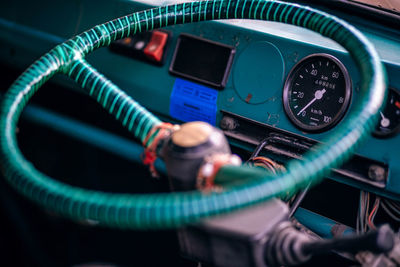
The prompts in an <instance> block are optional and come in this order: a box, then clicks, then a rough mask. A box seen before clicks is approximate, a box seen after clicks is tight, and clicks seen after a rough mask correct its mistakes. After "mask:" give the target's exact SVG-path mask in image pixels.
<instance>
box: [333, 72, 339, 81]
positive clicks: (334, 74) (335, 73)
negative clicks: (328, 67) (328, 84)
mask: <svg viewBox="0 0 400 267" xmlns="http://www.w3.org/2000/svg"><path fill="white" fill-rule="evenodd" d="M332 78H335V79H337V78H339V72H338V71H334V72H332Z"/></svg>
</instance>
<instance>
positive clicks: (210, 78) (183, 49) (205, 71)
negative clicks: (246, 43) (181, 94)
mask: <svg viewBox="0 0 400 267" xmlns="http://www.w3.org/2000/svg"><path fill="white" fill-rule="evenodd" d="M234 52H235V50H234V49H233V47H230V46H227V45H224V44H219V43H215V42H212V41H208V40H205V39H200V38H198V37H193V36H189V35H181V36H179V39H178V43H177V46H176V50H175V54H174V58H173V60H172V63H171V67H170V71H171V73H173V74H175V75H177V76H182V77H184V78H188V79H192V80H194V81H198V82H201V83H204V84H207V85H211V86H213V87H217V88H223V87H225V84H226V80H227V79H228V75H229V70H230V67H231V65H232V60H233V55H234Z"/></svg>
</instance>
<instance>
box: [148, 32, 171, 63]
mask: <svg viewBox="0 0 400 267" xmlns="http://www.w3.org/2000/svg"><path fill="white" fill-rule="evenodd" d="M167 41H168V33H166V32H161V31H153V34H152V35H151V39H150V42H148V43H147V46H146V47H145V48H144V50H143V53H144V54H145V55H146V57H147V58H149V59H151V60H154V61H156V62H161V60H162V57H163V54H164V48H165V46H166V44H167Z"/></svg>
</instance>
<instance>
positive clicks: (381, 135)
mask: <svg viewBox="0 0 400 267" xmlns="http://www.w3.org/2000/svg"><path fill="white" fill-rule="evenodd" d="M388 91H392V92H393V93H394V94H396V95H397V96H399V98H400V91H399V90H397V89H395V88H393V87H388ZM389 95H390V94H389V92H388V97H387V99H386V102H385V104H384V105H383V107H382V108H383V111H382V112H384V110H385V109H386V106H387V105H388V102H389ZM379 120H380V119H379ZM378 123H379V121H378ZM398 133H400V124H399V125H397V126H396V127H395V128H394V129H393V130H391V131H390V132H386V133H383V132H380V131H377V130H376V129H375V131H373V132H372V135H373V136H374V137H376V138H390V137H393V136H395V135H397V134H398Z"/></svg>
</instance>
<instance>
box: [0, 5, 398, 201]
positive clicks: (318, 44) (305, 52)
mask: <svg viewBox="0 0 400 267" xmlns="http://www.w3.org/2000/svg"><path fill="white" fill-rule="evenodd" d="M40 2H41V3H42V4H41V5H38V4H37V3H36V4H35V6H33V4H29V3H25V1H14V2H13V3H7V4H6V3H0V60H1V61H2V62H3V63H4V64H8V65H10V66H12V67H14V68H16V69H20V70H22V69H24V68H26V67H27V66H28V65H29V64H30V63H31V62H33V61H34V60H35V59H36V58H38V57H39V56H40V55H42V54H43V53H45V52H47V51H48V50H49V49H50V48H52V47H53V46H54V45H56V44H57V43H60V42H62V41H64V40H66V39H67V38H68V37H70V36H72V35H74V34H76V33H79V32H82V31H83V30H86V29H87V28H89V27H91V26H93V25H95V24H97V23H101V22H103V21H106V20H108V19H111V18H114V17H118V16H121V15H125V14H127V13H130V12H132V11H138V10H142V9H145V8H148V7H150V6H149V5H147V4H146V1H123V0H120V1H112V2H110V1H90V0H81V1H61V2H60V3H57V7H56V6H54V5H55V4H53V2H52V1H47V0H43V1H40ZM153 2H154V1H153ZM158 2H160V3H159V4H167V3H172V2H174V1H158ZM158 2H157V4H158ZM21 3H24V6H23V7H21V6H20V4H21ZM60 6H61V7H62V8H61V9H62V11H61V10H60ZM54 10H58V11H57V12H54ZM94 11H95V12H94ZM28 14H31V15H30V16H28ZM32 14H34V15H35V16H36V17H40V16H45V17H47V18H48V19H47V21H48V22H49V23H47V22H46V23H44V22H43V20H34V19H32ZM345 19H347V18H345ZM348 19H350V20H351V23H353V24H355V25H357V27H358V28H359V29H361V31H363V33H365V34H366V35H367V37H368V38H370V40H371V41H372V43H373V44H374V45H375V46H376V48H377V50H378V52H379V53H380V56H381V58H382V60H383V64H384V65H385V67H386V70H387V74H388V77H387V78H388V81H389V85H390V88H392V89H391V91H390V92H391V93H390V94H389V97H388V103H389V104H390V107H388V108H386V109H384V110H383V111H382V114H381V118H380V119H379V121H378V122H377V132H376V133H375V134H374V135H373V136H370V137H368V138H367V139H366V140H365V141H364V142H363V144H362V146H360V147H359V148H358V150H357V151H356V155H355V156H354V157H353V158H352V159H351V160H350V163H349V164H347V165H345V166H344V167H342V168H340V169H337V170H334V171H333V172H332V173H331V174H329V178H331V179H332V180H334V181H336V182H339V183H343V184H346V185H349V186H351V187H352V188H356V189H360V190H363V191H368V192H373V193H376V194H378V195H380V196H384V197H387V198H390V199H394V200H397V201H400V157H399V148H400V134H398V129H399V127H397V126H396V127H394V128H393V129H394V130H393V132H392V133H391V134H385V133H383V134H380V133H379V131H380V132H385V129H384V128H388V127H389V125H395V123H399V119H398V118H399V116H400V111H399V110H400V97H399V94H400V75H399V74H400V54H399V53H398V52H397V51H399V49H400V41H399V40H400V39H399V34H398V33H393V32H390V31H388V32H385V31H382V30H381V29H380V28H379V26H376V27H368V26H366V25H365V23H364V22H363V21H357V20H356V19H353V18H350V17H348ZM163 32H164V33H165V34H167V35H168V38H167V39H165V43H163V45H165V47H164V50H163V54H162V57H161V58H159V59H158V62H157V64H154V61H153V62H152V61H151V60H150V61H149V60H147V59H146V58H144V60H143V58H138V57H137V55H133V56H127V54H126V53H121V51H120V50H118V49H117V50H115V49H108V48H107V49H100V50H97V51H95V52H94V53H92V54H91V55H90V56H89V57H88V61H89V62H90V63H92V64H93V65H94V66H95V67H96V68H97V69H98V70H99V71H100V72H101V73H104V74H105V76H106V77H108V78H110V79H111V80H112V81H113V82H115V83H116V84H117V85H118V86H120V88H122V89H124V90H125V91H126V92H127V93H128V94H129V95H130V96H132V97H133V98H134V99H135V100H137V101H138V102H139V103H141V104H142V105H143V106H145V107H146V108H148V109H149V110H150V111H152V112H154V113H155V114H157V115H158V116H160V117H161V118H163V119H165V120H168V121H170V122H182V121H192V120H203V121H207V122H209V123H211V124H214V125H215V126H218V127H220V128H222V129H223V130H224V131H225V133H226V135H227V136H228V137H229V138H230V142H231V145H233V146H234V147H236V148H237V149H238V150H240V151H247V152H248V151H252V150H254V148H255V147H256V146H257V144H258V143H259V142H260V141H261V140H262V139H263V138H264V137H265V136H267V135H269V134H279V135H280V136H284V137H285V138H286V139H285V140H289V141H285V142H291V144H292V145H293V144H295V145H294V146H295V147H294V148H292V150H290V149H286V154H285V153H284V152H282V151H283V150H282V149H281V150H279V149H280V147H279V146H272V147H269V148H268V147H267V148H266V151H265V152H266V153H267V152H268V153H272V154H273V155H275V158H276V159H277V160H278V161H283V162H284V161H286V160H288V159H291V158H301V155H302V153H303V152H304V151H302V152H299V151H300V150H301V149H302V148H303V150H304V147H305V146H308V149H309V148H310V147H311V146H312V145H314V144H316V143H319V142H324V140H325V138H326V137H327V136H328V135H329V134H330V133H331V132H332V131H335V125H337V124H340V123H341V121H342V119H343V118H346V116H347V110H348V109H351V108H352V106H353V101H354V99H357V97H358V95H359V93H360V92H359V90H360V77H359V73H358V72H357V71H356V69H357V68H356V66H355V65H354V62H353V61H352V59H351V58H350V56H349V55H348V54H347V53H346V52H345V51H344V50H343V48H341V47H340V46H338V45H337V44H336V43H334V42H332V41H330V40H328V39H326V38H323V37H320V36H319V35H317V34H315V33H312V32H309V31H307V30H304V29H300V28H296V27H293V26H288V25H281V24H277V23H273V22H252V21H220V22H200V23H194V24H188V25H176V26H170V27H167V28H165V31H164V30H163ZM143 38H144V39H143V40H144V41H145V42H151V40H150V37H143ZM146 38H147V39H146ZM185 41H186V42H191V43H190V47H192V48H193V47H195V48H196V49H198V50H199V51H198V54H197V55H198V56H197V57H195V56H194V55H193V53H196V51H184V48H182V47H183V45H182V44H183V43H184V42H185ZM135 44H138V41H135ZM196 45H197V47H196ZM207 45H209V46H207ZM132 46H133V45H132ZM202 49H203V50H202ZM218 49H220V50H219V52H218V53H216V54H215V55H212V52H213V51H214V50H218ZM139 50H141V48H140V49H139ZM189 50H190V49H189ZM182 51H184V52H182ZM221 51H222V52H221ZM180 52H182V53H183V54H179V53H180ZM224 52H226V53H225V54H226V55H224V57H221V58H219V57H218V55H221V54H223V53H224ZM210 54H211V55H212V58H214V59H215V60H214V61H211V64H214V65H213V67H215V68H210V69H211V71H209V72H206V71H203V72H201V70H202V69H204V68H207V67H204V64H210V61H202V58H205V57H207V55H210ZM139 57H140V56H139ZM321 63H323V64H324V65H325V66H326V68H325V69H322V68H318V67H315V66H314V64H316V65H317V64H321ZM329 64H331V66H333V68H332V69H330V68H329V67H328V66H329ZM189 67H192V68H191V69H190V68H189ZM321 67H322V66H321ZM188 69H190V71H187V72H185V71H184V70H188ZM198 70H200V72H199V71H198ZM315 71H316V72H315ZM305 72H306V73H307V74H308V72H310V74H309V75H310V76H309V80H310V83H307V84H306V85H305V87H304V88H301V89H299V90H297V89H296V90H297V91H295V89H293V88H295V86H296V84H297V83H299V80H298V78H299V77H300V76H302V75H304V76H305V75H306V73H305ZM215 74H216V75H215ZM314 74H315V75H314ZM317 75H318V76H319V75H321V76H320V79H317V80H316V79H315V78H313V76H317ZM300 78H301V79H303V78H302V77H300ZM333 79H336V80H333ZM54 82H55V83H56V84H59V85H62V86H65V87H67V88H69V89H70V90H73V91H77V92H79V88H78V87H77V86H76V85H72V83H71V81H69V80H68V79H65V78H62V77H56V78H55V79H54ZM312 86H314V87H312ZM310 87H312V89H311V88H310ZM339 89H340V90H339ZM328 90H330V92H331V93H330V94H329V93H328ZM299 94H301V95H302V97H299ZM155 96H156V97H155ZM303 98H304V101H302V100H300V99H303ZM327 99H328V100H327ZM293 101H298V102H300V101H302V102H300V104H299V105H298V106H297V105H296V104H295V103H293ZM333 102H335V103H336V104H337V107H335V109H334V110H331V108H332V107H333V106H334V105H333ZM316 104H318V105H317V106H315V105H316ZM328 106H329V110H328V109H326V110H325V108H328ZM307 112H310V114H311V115H309V114H308V113H307ZM303 114H304V116H303ZM300 116H302V117H305V118H307V120H303V119H302V118H301V117H300ZM28 117H29V115H28ZM385 119H386V120H385ZM313 120H314V122H312V121H313ZM388 120H389V122H388ZM316 122H318V123H316ZM232 125H236V126H232ZM378 125H380V126H378ZM110 149H111V150H112V149H113V148H110ZM114 149H122V148H114ZM382 172H383V173H382Z"/></svg>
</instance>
